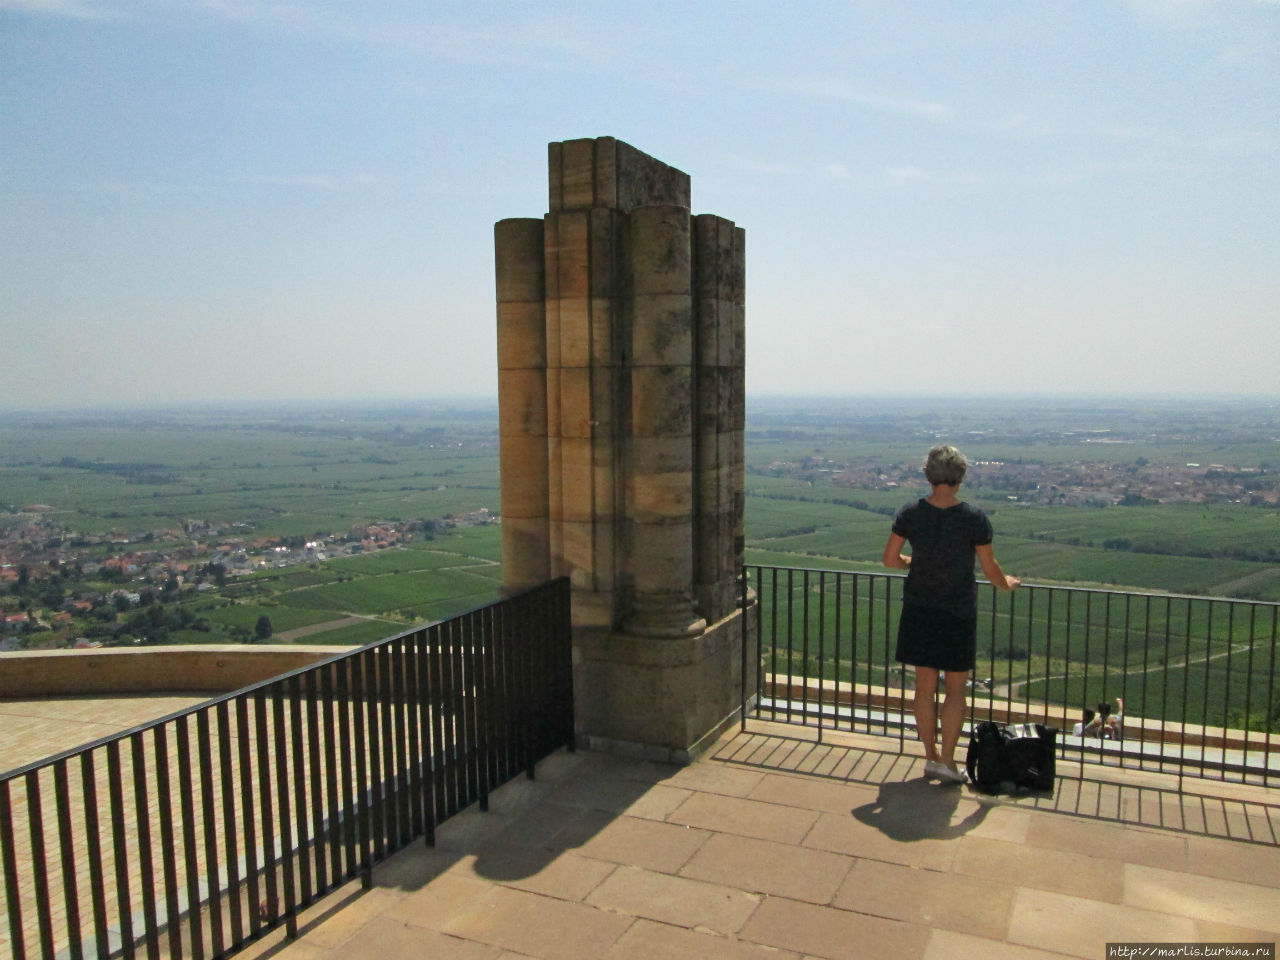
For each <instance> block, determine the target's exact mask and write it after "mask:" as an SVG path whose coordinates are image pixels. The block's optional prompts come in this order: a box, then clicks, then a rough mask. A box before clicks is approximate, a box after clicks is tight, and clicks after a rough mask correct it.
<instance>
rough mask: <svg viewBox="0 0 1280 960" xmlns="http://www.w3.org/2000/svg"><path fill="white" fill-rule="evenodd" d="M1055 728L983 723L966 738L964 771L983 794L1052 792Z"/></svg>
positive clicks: (1025, 724)
mask: <svg viewBox="0 0 1280 960" xmlns="http://www.w3.org/2000/svg"><path fill="white" fill-rule="evenodd" d="M1057 737H1058V730H1057V728H1056V727H1046V726H1045V725H1044V724H1041V723H1020V724H1014V725H1010V726H1002V725H1000V724H998V723H994V722H992V721H990V720H984V721H983V722H982V723H979V724H978V725H977V726H975V727H974V728H973V732H972V733H971V734H970V736H969V750H968V753H967V754H966V756H965V762H964V765H965V769H966V770H967V771H968V773H969V782H970V783H972V784H973V785H974V786H975V787H977V788H978V789H979V790H981V791H982V792H983V793H1018V792H1026V791H1036V792H1045V791H1052V790H1053V779H1054V755H1055V752H1054V744H1055V742H1056V741H1057Z"/></svg>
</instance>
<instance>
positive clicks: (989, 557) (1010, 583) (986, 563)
mask: <svg viewBox="0 0 1280 960" xmlns="http://www.w3.org/2000/svg"><path fill="white" fill-rule="evenodd" d="M974 549H975V550H976V551H977V553H978V564H979V565H980V566H981V567H982V573H983V575H984V576H985V577H986V578H987V579H988V580H990V581H991V582H992V583H994V584H995V585H996V587H997V588H998V589H1000V590H1015V589H1017V587H1018V586H1019V585H1020V584H1021V583H1022V580H1021V579H1019V578H1018V577H1010V576H1006V575H1005V572H1004V571H1003V570H1001V569H1000V564H999V563H998V562H997V561H996V552H995V550H994V549H993V548H992V546H991V544H989V543H986V544H983V545H982V546H980V547H975V548H974Z"/></svg>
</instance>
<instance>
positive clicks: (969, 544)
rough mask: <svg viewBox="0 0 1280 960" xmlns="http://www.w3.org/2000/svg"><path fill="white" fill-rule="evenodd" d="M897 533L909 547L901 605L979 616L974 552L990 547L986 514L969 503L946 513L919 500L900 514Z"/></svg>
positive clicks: (895, 531)
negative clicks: (908, 604)
mask: <svg viewBox="0 0 1280 960" xmlns="http://www.w3.org/2000/svg"><path fill="white" fill-rule="evenodd" d="M893 532H894V533H896V534H897V535H898V536H900V537H904V538H906V540H907V542H908V543H910V544H911V566H910V567H908V568H907V583H906V586H905V587H903V591H902V600H903V602H904V603H911V604H915V605H917V606H921V607H930V608H932V609H935V610H946V611H948V612H950V613H953V614H954V615H955V616H957V617H963V618H967V619H969V618H973V617H976V616H977V615H978V584H977V581H976V580H975V579H974V575H973V564H974V559H975V557H974V547H980V546H983V545H985V544H988V543H990V542H991V538H992V530H991V521H990V520H988V519H987V515H986V514H985V513H983V512H982V511H981V510H979V509H978V508H977V507H973V506H970V505H969V504H967V503H958V504H956V505H955V506H954V507H947V508H946V509H942V508H940V507H935V506H934V505H933V504H931V503H930V502H929V501H928V500H923V499H921V500H917V501H916V502H915V503H909V504H907V505H906V506H905V507H903V508H902V509H901V510H899V511H898V515H897V516H896V517H894V518H893Z"/></svg>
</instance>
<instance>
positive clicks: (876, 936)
mask: <svg viewBox="0 0 1280 960" xmlns="http://www.w3.org/2000/svg"><path fill="white" fill-rule="evenodd" d="M741 936H742V939H744V940H753V941H755V942H756V943H762V944H765V945H767V946H771V947H777V948H779V949H781V950H796V951H799V952H801V953H804V954H806V955H809V956H814V957H824V958H829V960H846V958H848V957H850V956H854V955H856V956H857V957H858V958H859V960H916V958H918V957H921V956H923V954H924V948H925V944H926V942H927V940H928V938H929V928H928V927H925V926H921V925H919V924H915V923H903V922H902V921H900V920H887V919H885V918H883V917H873V916H868V915H867V914H862V913H854V912H852V911H848V910H838V909H833V908H831V907H818V906H814V905H813V904H810V903H801V902H799V901H797V900H786V899H783V898H782V897H770V898H769V899H767V900H765V901H764V902H763V903H762V904H760V908H759V909H758V910H757V911H756V912H755V914H754V915H753V916H752V917H751V920H750V921H749V922H748V923H747V925H746V927H745V928H743V930H742V934H741Z"/></svg>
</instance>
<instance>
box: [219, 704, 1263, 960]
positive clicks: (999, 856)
mask: <svg viewBox="0 0 1280 960" xmlns="http://www.w3.org/2000/svg"><path fill="white" fill-rule="evenodd" d="M805 733H806V732H805V731H800V734H805ZM825 739H826V742H825V743H823V744H817V743H815V742H813V741H812V739H799V738H798V736H797V731H796V730H795V728H791V729H788V728H785V727H780V726H770V725H767V724H763V723H760V724H752V725H751V726H750V732H749V733H747V734H740V733H738V732H736V731H734V732H732V733H730V734H728V735H726V736H725V737H724V738H723V739H722V740H721V741H720V742H719V743H718V744H717V745H716V747H715V749H714V750H713V751H712V752H711V753H710V755H709V756H707V757H706V758H704V759H703V760H702V761H700V762H698V763H696V764H693V765H691V766H688V767H683V768H681V767H672V766H664V765H659V764H654V763H648V762H641V761H631V760H625V759H619V758H617V757H613V756H607V755H604V754H598V753H589V752H579V753H577V754H569V753H559V754H556V755H554V756H552V757H550V758H548V759H547V760H546V761H544V762H543V763H542V764H540V765H539V767H538V771H537V779H536V780H534V781H528V780H525V779H519V780H516V781H513V782H511V783H509V784H507V785H506V786H505V787H503V788H502V789H501V790H500V791H498V792H497V793H495V794H494V795H493V796H492V798H491V806H490V810H489V812H487V813H481V812H479V811H478V810H476V809H469V810H467V811H464V812H463V813H462V814H461V815H459V816H458V817H456V818H454V819H453V820H451V821H449V822H447V823H446V824H444V825H442V826H441V827H440V828H439V830H438V833H437V842H436V846H435V847H434V848H427V847H425V846H424V845H422V844H416V845H415V846H413V847H412V848H410V849H407V850H405V851H402V852H401V853H400V854H398V855H397V856H395V857H394V858H392V859H391V860H388V861H387V862H385V863H384V864H382V865H381V866H379V867H378V868H377V869H376V870H375V871H374V885H373V888H372V889H370V890H367V891H366V890H361V889H360V887H359V884H353V885H352V886H351V887H349V888H347V889H346V890H343V891H338V892H337V893H335V894H334V895H333V896H332V897H330V898H329V899H328V900H326V901H325V902H323V903H321V904H318V905H317V906H315V907H313V908H312V909H311V910H310V911H309V912H308V913H307V914H304V915H303V916H302V918H301V919H300V929H299V936H298V938H297V939H296V940H294V941H287V940H286V939H285V938H284V935H283V933H275V934H272V935H271V936H270V937H269V938H267V939H266V940H264V941H261V942H259V943H257V944H255V945H253V946H252V947H251V948H250V949H249V950H248V951H246V952H245V953H244V954H243V955H244V956H247V957H279V958H281V960H316V958H330V957H332V958H337V957H342V958H344V960H360V958H370V960H398V958H420V957H433V958H461V960H470V958H489V960H517V958H521V957H538V958H564V960H588V958H607V960H629V958H635V960H640V958H644V960H653V958H690V960H695V958H696V960H702V958H711V960H718V958H732V960H751V958H759V960H790V958H797V960H799V958H817V957H822V958H846V957H854V956H856V957H859V958H864V957H865V958H880V957H883V958H886V960H888V958H892V960H912V958H930V960H933V958H948V960H963V958H966V957H973V958H982V960H993V958H994V960H1000V958H1005V957H1059V956H1067V957H1085V958H1089V960H1098V958H1102V957H1104V956H1105V955H1106V949H1105V945H1106V943H1107V942H1109V941H1110V942H1119V941H1139V942H1147V943H1150V942H1184V941H1192V942H1243V941H1248V942H1266V943H1274V942H1275V941H1277V940H1280V792H1277V791H1276V790H1274V789H1272V790H1270V791H1264V790H1261V789H1258V788H1241V787H1235V786H1229V785H1225V784H1215V783H1205V784H1202V783H1201V782H1200V781H1191V782H1189V783H1188V789H1200V791H1201V792H1202V793H1204V794H1205V796H1198V795H1192V794H1191V793H1179V792H1178V790H1177V782H1176V780H1175V779H1173V778H1171V777H1167V776H1161V775H1153V774H1144V773H1134V772H1130V771H1106V770H1104V769H1102V768H1097V767H1091V768H1090V769H1089V771H1088V777H1089V778H1088V779H1080V776H1079V769H1078V767H1075V766H1074V765H1069V764H1064V765H1063V769H1062V770H1061V771H1060V774H1061V776H1060V781H1059V786H1058V789H1057V790H1056V792H1055V795H1054V796H1053V797H1052V798H1044V797H1040V798H1035V797H1023V798H1017V799H1010V798H1003V799H997V800H992V799H988V798H985V797H982V796H981V795H979V794H977V793H974V792H971V791H970V790H969V789H968V788H967V787H956V786H951V787H947V786H941V785H939V784H936V783H932V782H928V781H926V780H924V779H923V778H922V776H921V773H922V760H921V759H920V758H919V757H915V756H908V755H900V754H898V753H897V751H896V747H897V744H896V742H895V743H893V745H892V748H891V750H892V752H886V751H885V747H886V744H885V743H884V741H883V740H881V741H879V742H878V743H877V741H876V739H875V738H867V737H862V738H855V737H841V738H839V739H838V740H836V741H835V742H832V740H831V735H828V736H827V737H826V738H825ZM1104 774H1109V775H1110V776H1111V777H1112V778H1113V782H1107V781H1104V780H1100V779H1098V777H1100V776H1102V775H1104ZM1193 784H1194V786H1192V785H1193ZM1201 788H1203V789H1201Z"/></svg>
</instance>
